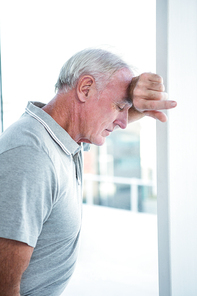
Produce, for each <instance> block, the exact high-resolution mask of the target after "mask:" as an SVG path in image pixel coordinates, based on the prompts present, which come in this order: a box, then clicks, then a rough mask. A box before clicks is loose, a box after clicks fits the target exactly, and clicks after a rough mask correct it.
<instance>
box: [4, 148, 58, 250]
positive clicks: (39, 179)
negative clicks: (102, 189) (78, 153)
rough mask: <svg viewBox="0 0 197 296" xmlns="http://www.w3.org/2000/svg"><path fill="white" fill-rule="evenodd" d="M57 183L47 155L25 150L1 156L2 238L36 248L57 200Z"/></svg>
mask: <svg viewBox="0 0 197 296" xmlns="http://www.w3.org/2000/svg"><path fill="white" fill-rule="evenodd" d="M56 179H57V178H56V174H55V169H54V166H53V163H52V162H51V159H50V158H49V156H48V155H47V154H46V153H45V152H44V151H40V150H38V149H35V148H32V147H25V146H21V147H17V148H14V149H11V150H9V151H6V152H4V153H2V154H0V237H3V238H8V239H13V240H18V241H21V242H24V243H27V244H28V245H30V246H32V247H35V246H36V243H37V239H38V237H39V235H40V232H41V230H42V226H43V223H45V222H46V220H47V218H48V217H49V215H50V213H51V210H52V207H53V203H54V200H55V199H56V195H57V181H56Z"/></svg>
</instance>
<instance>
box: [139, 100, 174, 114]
mask: <svg viewBox="0 0 197 296" xmlns="http://www.w3.org/2000/svg"><path fill="white" fill-rule="evenodd" d="M176 105H177V103H176V102H175V101H167V100H165V99H164V100H156V99H155V100H146V99H144V100H136V102H134V106H135V108H136V109H137V110H138V111H140V112H144V111H149V110H164V109H172V108H174V107H176Z"/></svg>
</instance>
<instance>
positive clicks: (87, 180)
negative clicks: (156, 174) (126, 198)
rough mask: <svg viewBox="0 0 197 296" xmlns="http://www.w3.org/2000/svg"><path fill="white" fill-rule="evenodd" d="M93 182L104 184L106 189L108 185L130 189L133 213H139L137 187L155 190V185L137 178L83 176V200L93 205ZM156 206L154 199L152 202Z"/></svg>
mask: <svg viewBox="0 0 197 296" xmlns="http://www.w3.org/2000/svg"><path fill="white" fill-rule="evenodd" d="M94 182H98V183H99V184H106V188H108V187H109V186H110V185H116V184H121V185H128V186H129V187H130V210H131V211H133V212H140V209H139V204H140V200H139V187H149V188H151V189H152V191H153V192H154V191H155V190H156V188H155V187H156V186H155V183H154V182H152V181H148V180H147V181H146V180H143V179H138V178H125V177H116V176H104V175H94V174H85V175H84V187H85V200H86V203H87V204H94ZM153 203H154V204H155V206H156V199H155V200H154V201H153Z"/></svg>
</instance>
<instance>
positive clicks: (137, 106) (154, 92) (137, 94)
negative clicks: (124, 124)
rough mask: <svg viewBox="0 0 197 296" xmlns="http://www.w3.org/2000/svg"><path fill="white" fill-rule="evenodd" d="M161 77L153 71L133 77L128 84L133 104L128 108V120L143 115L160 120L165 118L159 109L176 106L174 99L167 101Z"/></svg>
mask: <svg viewBox="0 0 197 296" xmlns="http://www.w3.org/2000/svg"><path fill="white" fill-rule="evenodd" d="M164 90H165V87H164V85H163V79H162V78H161V77H160V76H159V75H157V74H153V73H143V74H141V75H140V76H137V77H133V79H132V81H131V85H130V95H131V99H132V102H133V106H132V107H131V108H130V110H129V117H128V122H129V123H130V122H133V121H135V120H138V119H140V118H142V117H144V116H151V117H153V118H155V119H158V120H160V121H162V122H165V121H166V120H167V117H166V115H165V113H163V112H162V111H160V110H165V109H171V108H174V107H176V105H177V103H176V102H175V101H170V100H169V101H168V100H167V98H168V96H167V93H165V92H164Z"/></svg>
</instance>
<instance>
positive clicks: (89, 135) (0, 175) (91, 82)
mask: <svg viewBox="0 0 197 296" xmlns="http://www.w3.org/2000/svg"><path fill="white" fill-rule="evenodd" d="M56 89H57V93H56V96H55V97H54V98H53V99H52V100H51V101H50V102H49V103H48V104H47V105H44V104H42V103H38V102H29V103H28V105H27V108H26V112H25V113H24V114H23V116H22V117H21V118H20V119H19V120H18V121H17V122H16V123H15V124H13V125H12V126H11V127H9V128H8V129H7V130H6V131H5V132H4V133H3V134H2V135H1V138H0V164H1V166H0V188H1V190H0V296H6V295H9V296H19V295H28V296H30V295H32V296H38V295H39V296H45V295H46V296H49V295H50V296H58V295H60V294H61V293H62V291H63V290H64V288H65V286H66V285H67V283H68V281H69V279H70V277H71V275H72V273H73V270H74V267H75V262H76V259H77V251H78V241H79V236H80V229H81V211H82V192H81V184H82V182H83V180H82V177H83V174H82V166H83V164H82V153H83V150H87V149H88V147H89V144H95V145H102V144H103V143H104V142H105V138H106V137H107V136H109V135H110V133H112V132H113V130H114V129H115V128H116V127H120V128H122V129H124V128H126V126H127V123H128V122H132V121H134V120H137V119H140V118H141V117H143V116H145V115H148V116H152V117H154V118H156V119H159V120H160V121H166V116H165V114H164V113H162V112H161V111H159V110H162V109H170V108H172V107H175V106H176V102H173V101H167V100H166V99H167V98H166V94H165V93H164V86H163V82H162V79H161V78H160V77H159V76H158V75H156V74H150V73H149V74H147V73H145V74H142V75H141V76H139V77H134V75H133V72H132V70H131V69H130V68H129V66H128V65H127V64H126V63H124V62H123V61H122V60H121V59H120V58H118V57H117V56H115V55H114V54H111V53H109V52H106V51H103V50H98V49H95V50H93V49H92V50H84V51H82V52H79V53H78V54H76V55H75V56H73V57H72V58H71V59H70V60H69V61H68V62H67V63H66V64H65V65H64V66H63V68H62V69H61V72H60V75H59V78H58V81H57V83H56Z"/></svg>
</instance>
